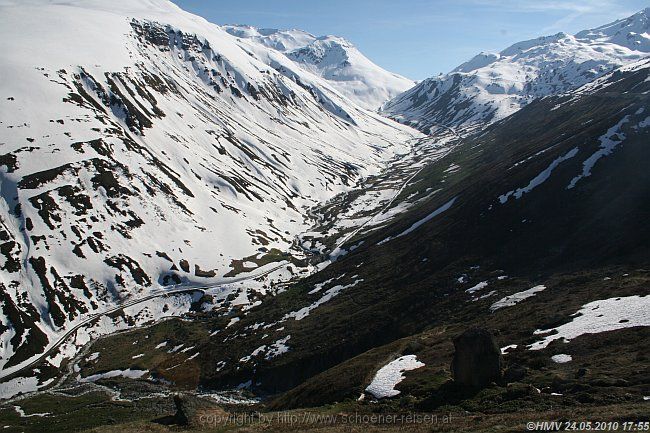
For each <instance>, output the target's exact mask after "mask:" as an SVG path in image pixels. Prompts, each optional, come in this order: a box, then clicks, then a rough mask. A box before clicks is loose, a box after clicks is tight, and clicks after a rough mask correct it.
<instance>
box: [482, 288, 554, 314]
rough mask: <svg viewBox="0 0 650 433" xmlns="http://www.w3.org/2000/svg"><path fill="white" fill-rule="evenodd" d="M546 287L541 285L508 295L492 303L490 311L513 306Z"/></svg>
mask: <svg viewBox="0 0 650 433" xmlns="http://www.w3.org/2000/svg"><path fill="white" fill-rule="evenodd" d="M544 289H546V286H542V285H539V286H535V287H533V288H531V289H528V290H524V291H523V292H518V293H513V294H512V295H508V296H506V297H505V298H502V299H499V300H498V301H496V302H495V303H494V304H492V305H491V306H490V311H492V312H494V311H496V310H498V309H500V308H505V307H512V306H513V305H516V304H518V303H520V302H521V301H523V300H524V299H528V298H530V297H533V296H535V295H536V294H537V293H538V292H541V291H542V290H544Z"/></svg>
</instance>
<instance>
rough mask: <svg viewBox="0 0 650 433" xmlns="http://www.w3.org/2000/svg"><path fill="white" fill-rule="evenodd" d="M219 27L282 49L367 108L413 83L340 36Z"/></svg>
mask: <svg viewBox="0 0 650 433" xmlns="http://www.w3.org/2000/svg"><path fill="white" fill-rule="evenodd" d="M222 28H223V29H224V30H225V31H226V32H228V33H230V34H231V35H233V36H235V37H238V38H243V39H249V40H252V41H254V42H256V43H259V44H262V45H264V46H266V47H270V48H273V49H275V50H278V51H280V52H282V53H284V55H286V56H287V57H288V58H289V59H291V60H292V61H293V62H295V63H296V64H298V65H300V67H301V68H303V69H306V70H308V71H309V72H311V73H312V74H314V75H318V76H320V77H322V78H325V79H326V80H328V81H329V82H330V84H331V85H332V86H333V87H334V88H335V89H336V90H338V91H339V92H340V93H341V94H343V95H344V96H346V97H348V98H349V99H350V100H352V101H354V102H355V103H357V104H358V105H360V106H362V107H364V108H367V109H371V110H376V109H378V108H379V107H380V106H381V105H382V104H383V103H384V102H386V101H387V100H389V99H391V98H394V97H395V96H397V95H398V94H400V93H402V92H403V91H405V90H407V89H409V88H411V87H413V85H414V84H415V83H414V82H413V81H412V80H409V79H408V78H405V77H402V76H400V75H397V74H394V73H391V72H388V71H386V70H385V69H383V68H381V67H380V66H378V65H376V64H375V63H373V62H372V61H371V60H370V59H368V58H367V57H366V56H364V55H363V54H362V53H361V52H360V51H359V50H358V49H357V47H355V45H354V44H353V43H352V42H350V41H348V40H347V39H345V38H343V37H341V36H335V35H325V36H318V37H317V36H314V35H312V34H311V33H308V32H306V31H304V30H297V29H293V30H278V29H259V28H257V27H252V26H244V25H227V26H223V27H222Z"/></svg>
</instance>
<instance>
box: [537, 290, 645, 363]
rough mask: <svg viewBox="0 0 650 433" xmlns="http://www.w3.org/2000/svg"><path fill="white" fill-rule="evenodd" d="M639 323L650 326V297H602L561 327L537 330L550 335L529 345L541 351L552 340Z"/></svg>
mask: <svg viewBox="0 0 650 433" xmlns="http://www.w3.org/2000/svg"><path fill="white" fill-rule="evenodd" d="M635 326H650V296H648V295H645V296H637V295H635V296H626V297H618V298H609V299H601V300H598V301H593V302H590V303H588V304H585V305H583V306H582V308H581V309H580V310H579V311H578V312H576V313H575V314H574V315H573V320H572V321H571V322H569V323H565V324H564V325H560V326H558V327H557V328H553V329H547V330H540V331H536V332H535V333H536V334H545V333H548V332H551V331H557V332H556V333H554V334H552V335H547V336H546V337H544V338H543V339H542V340H540V341H537V342H535V343H533V344H531V345H530V346H529V349H530V350H540V349H544V348H545V347H546V346H548V345H549V344H550V343H551V342H552V341H555V340H559V339H562V340H563V341H565V342H568V341H570V340H572V339H574V338H576V337H579V336H581V335H584V334H597V333H600V332H607V331H614V330H617V329H624V328H632V327H635Z"/></svg>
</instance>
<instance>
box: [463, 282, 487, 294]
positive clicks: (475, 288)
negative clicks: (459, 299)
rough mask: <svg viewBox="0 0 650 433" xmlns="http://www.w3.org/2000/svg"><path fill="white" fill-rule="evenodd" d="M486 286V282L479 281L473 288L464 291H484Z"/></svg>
mask: <svg viewBox="0 0 650 433" xmlns="http://www.w3.org/2000/svg"><path fill="white" fill-rule="evenodd" d="M487 285H488V282H487V281H481V282H480V283H478V284H477V285H475V286H472V287H470V288H469V289H467V290H465V291H466V292H467V293H474V292H478V291H479V290H482V289H485V288H486V287H487Z"/></svg>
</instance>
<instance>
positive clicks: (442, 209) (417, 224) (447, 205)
mask: <svg viewBox="0 0 650 433" xmlns="http://www.w3.org/2000/svg"><path fill="white" fill-rule="evenodd" d="M456 198H457V197H454V198H452V199H451V200H449V201H448V202H447V203H445V204H443V205H442V206H440V207H439V208H438V209H436V210H434V211H433V212H431V213H430V214H429V215H427V216H426V217H424V218H422V219H421V220H419V221H417V222H415V223H413V225H412V226H411V227H409V228H408V229H406V230H404V231H403V232H402V233H400V234H398V235H397V236H395V237H392V236H389V237H387V238H386V239H384V240H383V241H380V242H378V243H377V245H383V244H385V243H386V242H388V241H390V240H392V239H395V238H399V237H401V236H406V235H408V234H409V233H411V232H413V231H415V230H417V229H418V228H419V227H420V226H421V225H423V224H426V223H428V222H429V221H431V220H432V219H433V218H435V217H437V216H438V215H440V214H441V213H443V212H445V211H446V210H448V209H449V208H450V207H452V206H453V204H454V202H455V201H456Z"/></svg>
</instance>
